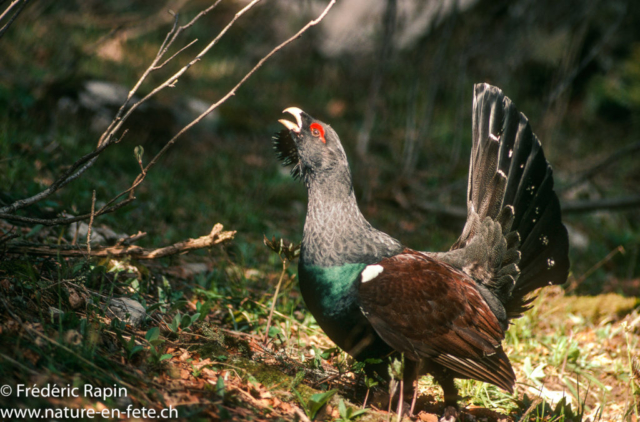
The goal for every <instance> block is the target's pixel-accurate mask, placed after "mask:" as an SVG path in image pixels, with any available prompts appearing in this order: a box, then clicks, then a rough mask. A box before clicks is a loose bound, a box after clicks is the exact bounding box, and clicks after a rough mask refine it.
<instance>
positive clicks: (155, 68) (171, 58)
mask: <svg viewBox="0 0 640 422" xmlns="http://www.w3.org/2000/svg"><path fill="white" fill-rule="evenodd" d="M197 42H198V39H197V38H196V39H194V40H193V41H191V42H190V43H189V44H187V45H185V46H184V47H182V48H181V49H180V50H178V51H176V52H175V53H174V54H173V56H171V57H169V58H168V59H167V60H165V61H164V62H162V64H160V65H158V66H156V67H154V68H153V70H159V69H162V68H163V67H164V66H165V65H166V64H167V63H169V62H170V61H171V60H173V59H175V58H176V56H177V55H178V54H180V53H182V52H183V51H184V50H186V49H187V48H189V47H191V46H192V45H193V44H195V43H197Z"/></svg>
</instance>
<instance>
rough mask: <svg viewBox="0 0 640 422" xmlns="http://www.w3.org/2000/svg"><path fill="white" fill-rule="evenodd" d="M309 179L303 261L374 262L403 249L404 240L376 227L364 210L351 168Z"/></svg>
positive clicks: (322, 263)
mask: <svg viewBox="0 0 640 422" xmlns="http://www.w3.org/2000/svg"><path fill="white" fill-rule="evenodd" d="M306 182H307V188H308V192H309V204H308V209H307V218H306V221H305V224H304V235H303V239H302V252H301V263H302V264H303V265H314V266H321V267H333V266H339V265H343V264H355V263H363V264H372V263H375V262H378V261H380V260H381V259H382V258H385V257H388V256H393V255H395V254H398V253H400V252H401V251H402V249H403V246H402V245H401V244H400V242H398V241H397V240H396V239H394V238H392V237H391V236H389V235H387V234H386V233H383V232H381V231H379V230H376V229H374V228H373V227H372V226H371V224H369V222H368V221H367V220H366V219H365V218H364V216H363V215H362V213H361V212H360V209H359V208H358V204H357V202H356V197H355V194H354V192H353V186H352V183H351V175H350V173H349V171H348V169H347V170H346V172H344V171H343V172H335V171H334V172H332V173H331V174H330V175H329V176H324V177H323V176H319V177H313V176H312V177H307V178H306Z"/></svg>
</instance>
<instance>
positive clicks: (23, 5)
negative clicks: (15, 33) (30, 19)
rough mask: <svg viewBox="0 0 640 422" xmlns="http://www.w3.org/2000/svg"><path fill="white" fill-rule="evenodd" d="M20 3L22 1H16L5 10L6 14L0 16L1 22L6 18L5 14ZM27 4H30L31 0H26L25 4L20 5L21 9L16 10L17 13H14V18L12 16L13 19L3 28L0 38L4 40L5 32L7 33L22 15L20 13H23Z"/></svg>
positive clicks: (0, 31) (0, 30)
mask: <svg viewBox="0 0 640 422" xmlns="http://www.w3.org/2000/svg"><path fill="white" fill-rule="evenodd" d="M19 1H20V0H16V1H14V2H13V3H11V4H10V5H9V7H8V8H7V10H5V11H4V13H2V15H0V20H2V18H4V16H5V14H6V13H7V12H8V11H9V10H11V9H12V8H13V6H15V4H16V3H18V2H19ZM27 3H29V0H24V1H23V3H22V4H20V8H19V9H18V10H16V13H14V14H13V16H11V19H9V22H7V23H6V24H4V26H3V27H2V28H0V38H2V36H3V35H4V34H5V32H7V30H8V29H9V27H10V26H11V24H12V23H13V22H14V21H15V20H16V18H17V17H18V15H19V14H20V12H22V9H24V7H25V6H26V5H27Z"/></svg>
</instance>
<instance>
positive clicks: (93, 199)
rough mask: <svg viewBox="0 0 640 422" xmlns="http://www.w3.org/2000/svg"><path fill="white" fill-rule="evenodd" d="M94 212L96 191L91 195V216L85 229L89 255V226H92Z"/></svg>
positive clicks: (89, 253)
mask: <svg viewBox="0 0 640 422" xmlns="http://www.w3.org/2000/svg"><path fill="white" fill-rule="evenodd" d="M95 212H96V191H95V190H94V191H93V195H92V196H91V218H89V228H88V229H87V254H88V255H89V256H91V228H92V227H93V217H94V215H95Z"/></svg>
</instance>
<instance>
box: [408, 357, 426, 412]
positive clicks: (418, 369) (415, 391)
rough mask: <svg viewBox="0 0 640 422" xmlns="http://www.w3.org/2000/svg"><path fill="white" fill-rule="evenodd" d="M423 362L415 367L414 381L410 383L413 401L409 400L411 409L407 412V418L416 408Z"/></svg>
mask: <svg viewBox="0 0 640 422" xmlns="http://www.w3.org/2000/svg"><path fill="white" fill-rule="evenodd" d="M423 362H424V361H423V360H420V361H419V362H418V363H417V364H416V367H415V377H414V378H415V379H414V380H413V382H412V385H413V399H412V400H411V409H410V410H409V416H410V417H412V416H413V410H414V409H415V407H416V399H417V398H418V380H419V379H420V372H421V371H422V367H423Z"/></svg>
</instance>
